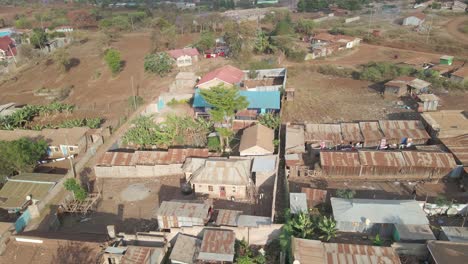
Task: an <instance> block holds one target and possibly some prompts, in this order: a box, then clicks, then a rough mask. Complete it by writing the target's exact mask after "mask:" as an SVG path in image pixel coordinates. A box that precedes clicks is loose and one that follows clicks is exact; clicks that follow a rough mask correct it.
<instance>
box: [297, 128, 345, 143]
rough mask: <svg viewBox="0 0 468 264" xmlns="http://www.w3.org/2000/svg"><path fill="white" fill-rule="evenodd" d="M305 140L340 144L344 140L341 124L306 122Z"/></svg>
mask: <svg viewBox="0 0 468 264" xmlns="http://www.w3.org/2000/svg"><path fill="white" fill-rule="evenodd" d="M305 140H306V141H318V142H320V141H327V142H333V143H335V144H340V143H341V141H342V137H341V126H340V125H339V124H306V125H305Z"/></svg>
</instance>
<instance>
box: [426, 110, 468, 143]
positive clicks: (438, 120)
mask: <svg viewBox="0 0 468 264" xmlns="http://www.w3.org/2000/svg"><path fill="white" fill-rule="evenodd" d="M421 117H422V121H423V123H424V126H425V127H426V130H427V132H428V133H429V134H430V135H431V137H433V138H439V139H443V138H453V137H457V136H461V135H464V134H468V117H467V114H466V113H465V111H463V110H441V111H437V112H427V113H422V114H421Z"/></svg>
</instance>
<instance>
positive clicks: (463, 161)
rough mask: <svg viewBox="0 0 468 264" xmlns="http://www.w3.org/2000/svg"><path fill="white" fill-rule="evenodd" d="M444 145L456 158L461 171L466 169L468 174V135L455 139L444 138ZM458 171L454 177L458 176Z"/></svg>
mask: <svg viewBox="0 0 468 264" xmlns="http://www.w3.org/2000/svg"><path fill="white" fill-rule="evenodd" d="M441 141H442V144H444V146H445V147H446V148H447V149H448V150H449V151H450V152H451V153H452V154H453V155H454V156H455V160H456V161H457V164H458V166H457V167H459V169H458V168H457V170H460V172H461V170H462V169H463V168H464V170H465V172H466V173H467V174H468V134H464V135H461V136H457V137H453V138H443V139H442V140H441ZM457 174H458V171H455V172H454V175H457Z"/></svg>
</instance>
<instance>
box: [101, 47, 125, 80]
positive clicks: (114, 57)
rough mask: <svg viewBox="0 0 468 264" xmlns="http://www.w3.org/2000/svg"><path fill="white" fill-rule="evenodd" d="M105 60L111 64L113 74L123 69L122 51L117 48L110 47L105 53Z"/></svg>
mask: <svg viewBox="0 0 468 264" xmlns="http://www.w3.org/2000/svg"><path fill="white" fill-rule="evenodd" d="M104 60H105V61H106V63H107V66H109V69H110V70H111V72H112V74H117V73H119V72H120V71H121V70H122V59H121V57H120V52H119V51H118V50H116V49H108V50H107V51H106V54H105V55H104Z"/></svg>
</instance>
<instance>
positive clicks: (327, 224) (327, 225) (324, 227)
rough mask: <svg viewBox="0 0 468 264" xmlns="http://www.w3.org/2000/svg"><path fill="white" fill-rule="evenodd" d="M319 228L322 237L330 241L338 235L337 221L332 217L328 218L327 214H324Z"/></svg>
mask: <svg viewBox="0 0 468 264" xmlns="http://www.w3.org/2000/svg"><path fill="white" fill-rule="evenodd" d="M318 229H319V230H320V232H321V233H322V235H321V236H320V239H323V240H325V241H329V240H330V239H331V238H333V237H336V232H337V231H338V229H337V228H336V221H335V220H333V219H332V218H331V217H330V218H328V217H326V216H324V217H323V218H322V219H321V220H320V222H319V223H318Z"/></svg>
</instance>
